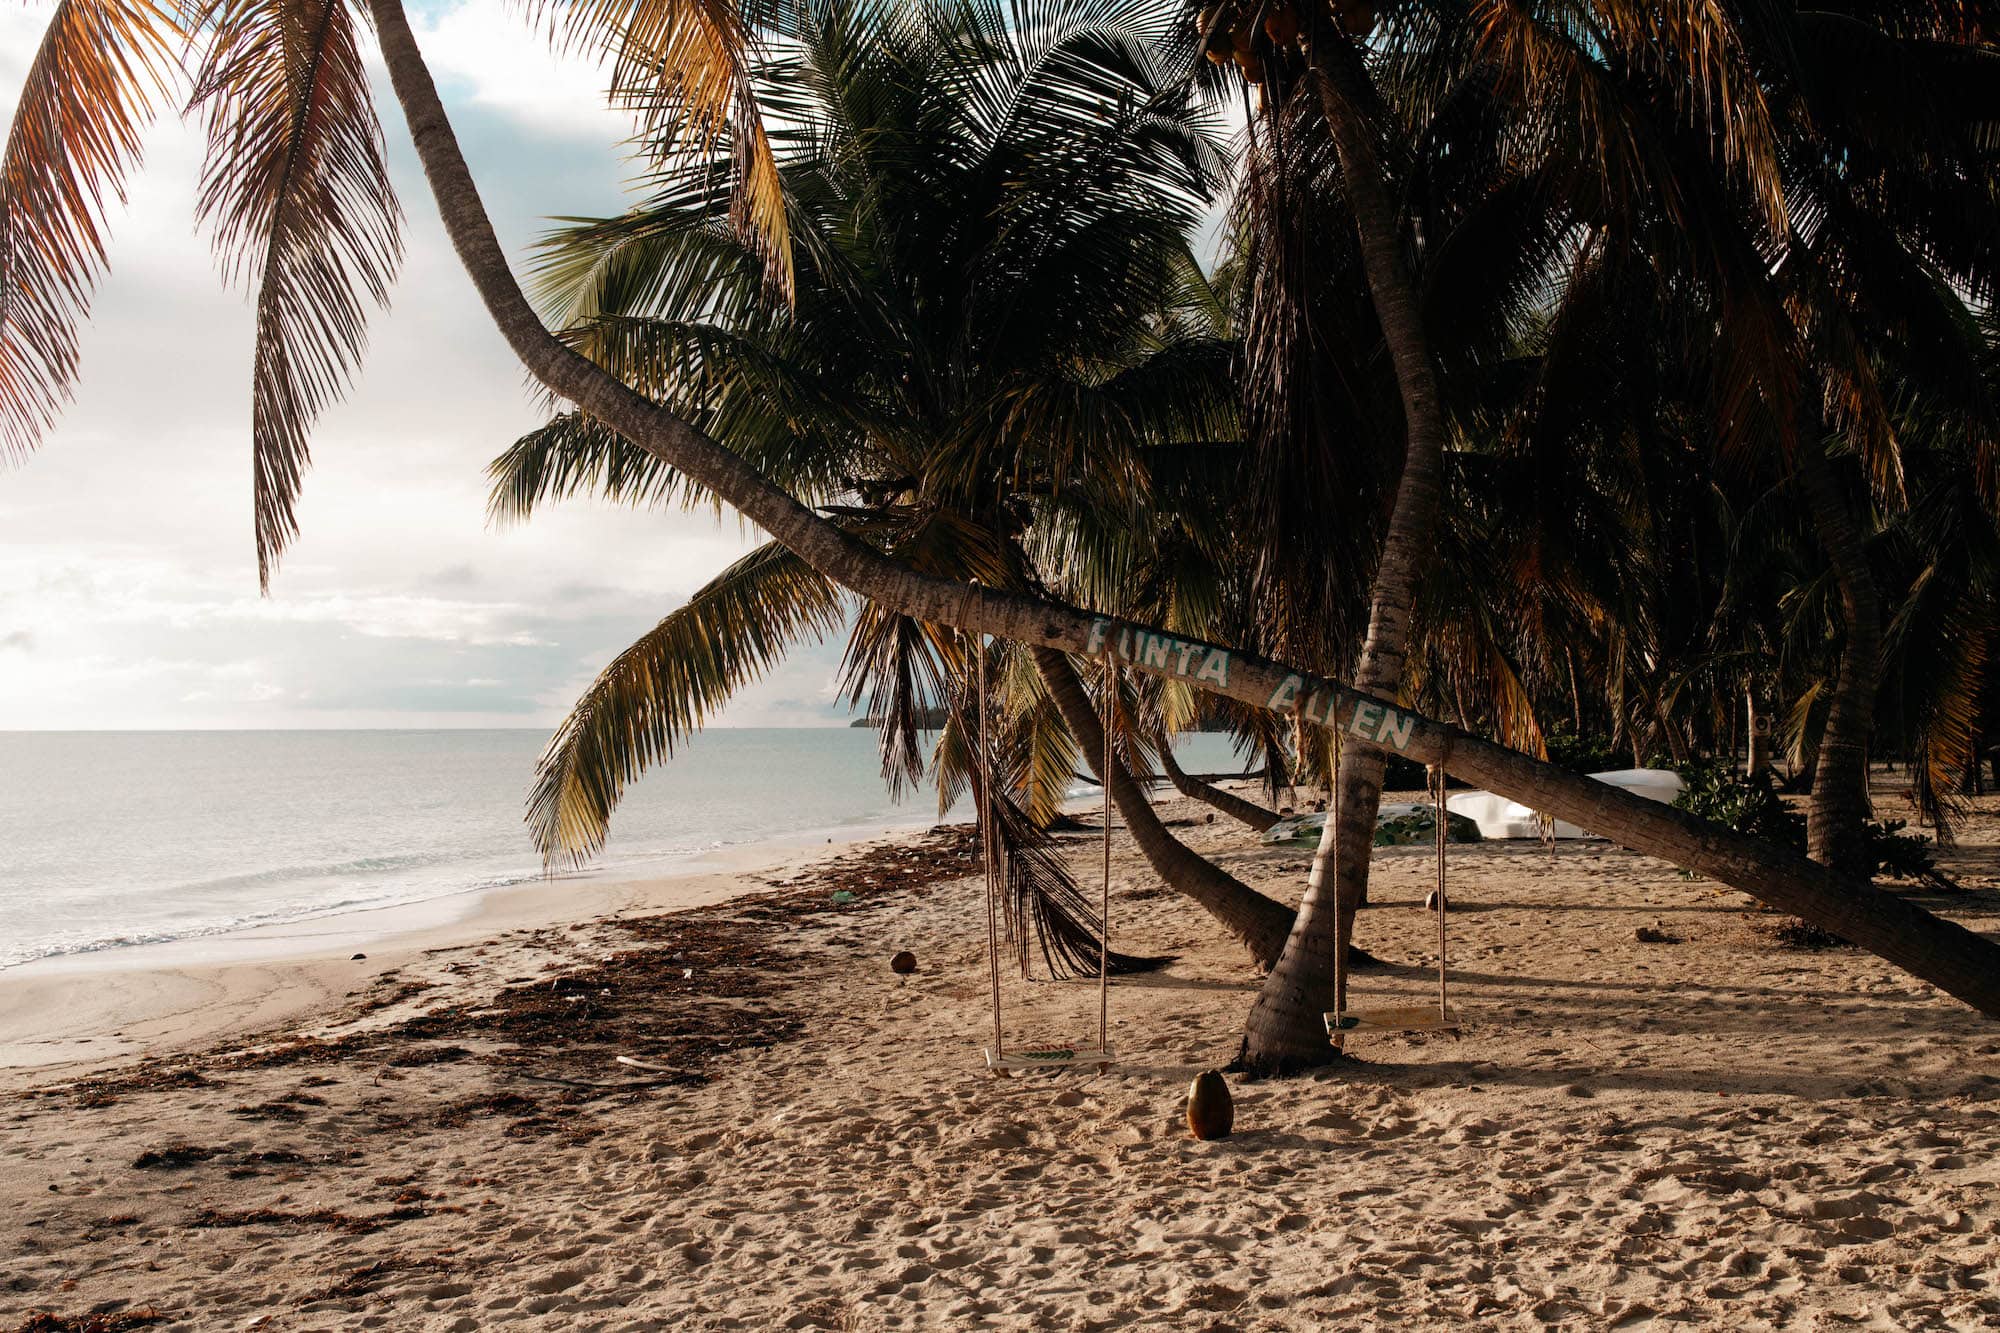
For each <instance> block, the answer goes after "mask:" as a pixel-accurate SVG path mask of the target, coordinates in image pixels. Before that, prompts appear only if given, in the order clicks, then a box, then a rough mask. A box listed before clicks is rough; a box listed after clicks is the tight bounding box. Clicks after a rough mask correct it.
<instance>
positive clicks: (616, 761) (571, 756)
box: [528, 542, 844, 865]
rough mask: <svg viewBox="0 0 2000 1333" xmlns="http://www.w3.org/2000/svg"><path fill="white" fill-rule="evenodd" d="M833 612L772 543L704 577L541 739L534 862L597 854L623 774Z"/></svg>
mask: <svg viewBox="0 0 2000 1333" xmlns="http://www.w3.org/2000/svg"><path fill="white" fill-rule="evenodd" d="M843 619H844V606H843V602H842V597H841V593H840V591H839V589H838V588H837V586H836V585H835V584H834V583H833V582H832V581H830V580H829V579H827V578H826V576H825V575H823V574H820V573H819V572H818V571H816V570H814V569H812V568H811V567H810V566H808V565H807V564H806V563H805V562H804V561H802V560H800V559H799V558H798V557H797V556H795V555H793V554H792V553H791V552H790V551H788V550H786V549H785V548H784V547H782V546H780V545H778V544H777V543H776V542H772V543H770V544H768V545H765V546H761V547H759V548H757V549H756V550H755V551H752V552H751V553H750V554H749V555H746V556H744V557H743V558H742V559H741V560H738V561H737V562H736V563H735V564H733V565H731V566H730V567H729V568H728V569H726V570H724V571H723V572H722V573H720V574H718V575H717V576H716V577H715V578H714V579H712V580H710V581H709V582H708V583H707V584H705V585H703V587H702V588H701V589H699V590H698V591H697V592H696V593H695V594H694V595H693V596H692V597H690V598H688V600H687V603H686V604H685V605H684V606H682V607H681V608H680V609H678V610H676V611H675V612H674V613H673V614H672V615H669V616H668V617H667V618H666V619H664V620H662V621H661V622H660V623H659V624H658V625H656V626H654V627H653V628H652V629H651V630H649V631H648V632H647V633H646V634H645V635H644V636H643V637H642V638H640V639H639V641H638V642H636V643H634V644H633V645H632V646H631V647H630V648H627V649H626V650H625V651H624V652H622V653H620V654H619V655H618V656H617V657H616V658H614V659H613V660H612V662H611V664H610V665H609V666H607V667H605V668H604V670H603V671H602V672H600V673H599V674H598V676H597V679H596V680H594V681H592V682H591V684H590V687H589V688H588V689H587V690H585V691H584V693H583V695H582V697H581V698H579V699H578V700H577V702H576V704H575V706H574V707H572V708H571V710H570V713H569V716H567V717H566V718H564V719H563V722H562V725H561V726H560V727H558V728H557V730H556V734H555V735H554V737H552V738H551V739H550V741H549V744H548V748H547V749H546V750H545V751H544V752H543V754H542V758H541V762H540V763H539V764H537V766H536V769H535V785H534V790H533V792H532V793H531V795H530V796H529V800H528V828H529V831H530V833H531V834H532V835H533V837H534V841H535V846H536V847H537V848H539V849H540V851H541V853H542V858H543V860H544V861H546V862H548V863H549V864H551V865H554V864H557V863H560V862H563V861H568V862H570V863H572V864H581V863H582V862H584V861H586V860H588V859H589V858H590V857H591V856H593V855H594V854H596V852H597V851H598V850H599V849H600V848H602V847H603V845H604V839H605V837H606V835H607V833H608V832H609V829H610V825H611V813H612V811H613V810H614V809H615V808H616V807H617V804H618V799H619V797H620V796H621V795H622V794H623V793H624V790H625V788H626V786H627V785H628V784H630V783H631V782H633V781H634V780H636V779H637V778H638V777H639V775H640V774H642V773H644V772H645V771H646V770H647V769H648V768H650V767H652V766H653V765H654V764H657V763H660V762H662V761H663V760H665V759H666V758H668V757H669V756H670V755H672V754H673V751H674V747H675V746H676V745H678V744H680V743H681V742H683V741H685V740H686V739H687V738H688V737H689V736H690V735H692V734H693V733H694V732H695V731H698V730H700V728H701V727H702V725H703V724H704V723H705V722H706V721H707V719H708V718H709V717H710V716H712V715H713V714H714V712H715V711H716V710H717V709H718V708H720V707H721V706H722V705H723V704H724V703H726V702H727V701H728V699H729V697H730V696H731V695H732V694H734V693H735V692H736V691H737V690H739V689H741V688H742V687H743V686H744V685H746V684H748V683H749V682H751V681H753V680H756V679H757V678H759V677H760V676H762V675H763V673H764V672H766V671H767V670H769V669H770V668H771V666H772V665H773V664H775V663H776V662H777V661H779V660H780V659H781V658H782V657H783V656H784V655H785V653H786V651H787V650H789V649H790V648H791V647H793V646H794V645H796V644H798V643H801V642H805V641H810V640H819V639H823V638H825V637H826V636H827V635H829V634H832V633H834V632H836V631H837V630H838V629H839V628H840V626H841V623H842V621H843Z"/></svg>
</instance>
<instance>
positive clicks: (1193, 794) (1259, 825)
mask: <svg viewBox="0 0 2000 1333" xmlns="http://www.w3.org/2000/svg"><path fill="white" fill-rule="evenodd" d="M1160 767H1161V768H1162V769H1163V770H1165V772H1166V775H1167V781H1168V782H1171V783H1173V784H1174V790H1175V791H1177V792H1179V793H1180V794H1181V795H1183V796H1186V797H1188V798H1189V799H1191V800H1196V801H1200V802H1201V803H1202V804H1204V805H1212V806H1214V807H1215V808H1216V809H1218V810H1220V811H1221V812H1222V813H1223V814H1225V815H1228V816H1229V817H1230V818H1231V819H1238V820H1241V821H1242V822H1244V823H1245V824H1248V825H1249V826H1250V827H1251V828H1253V829H1255V830H1257V832H1259V833H1262V832H1263V831H1264V830H1265V829H1268V828H1270V827H1271V825H1273V824H1275V823H1277V822H1278V812H1277V811H1275V810H1266V809H1265V808H1264V807H1263V806H1261V805H1259V804H1257V803H1256V802H1255V801H1248V800H1245V799H1244V798H1243V797H1241V796H1238V795H1237V794H1236V793H1235V792H1233V791H1224V790H1223V789H1222V788H1220V787H1218V786H1216V785H1215V784H1214V783H1212V782H1205V781H1203V780H1202V779H1200V778H1198V777H1196V776H1195V775H1194V774H1192V773H1190V772H1188V771H1187V770H1186V769H1184V768H1182V767H1181V765H1180V761H1179V760H1177V759H1175V758H1174V742H1173V738H1172V737H1165V738H1162V740H1161V742H1160Z"/></svg>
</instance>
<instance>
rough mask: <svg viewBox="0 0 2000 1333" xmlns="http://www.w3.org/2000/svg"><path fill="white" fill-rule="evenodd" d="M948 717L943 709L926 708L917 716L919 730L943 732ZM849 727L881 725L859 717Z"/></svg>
mask: <svg viewBox="0 0 2000 1333" xmlns="http://www.w3.org/2000/svg"><path fill="white" fill-rule="evenodd" d="M946 716H947V714H946V713H945V711H944V709H942V708H926V709H925V710H924V711H923V712H922V713H919V714H918V715H917V728H918V730H920V731H943V730H944V720H945V717H946ZM847 725H848V726H850V727H878V726H880V725H881V723H879V722H877V721H876V720H875V719H874V718H872V717H857V718H855V719H854V720H853V721H852V722H850V723H848V724H847Z"/></svg>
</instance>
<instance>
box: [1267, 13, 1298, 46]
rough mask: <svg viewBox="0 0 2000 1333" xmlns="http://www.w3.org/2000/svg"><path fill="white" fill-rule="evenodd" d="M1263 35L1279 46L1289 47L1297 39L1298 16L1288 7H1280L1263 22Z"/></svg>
mask: <svg viewBox="0 0 2000 1333" xmlns="http://www.w3.org/2000/svg"><path fill="white" fill-rule="evenodd" d="M1264 35H1265V36H1266V37H1269V38H1270V39H1271V40H1272V41H1274V42H1276V43H1277V44H1278V45H1279V46H1290V45H1291V44H1292V43H1293V42H1296V41H1297V40H1298V39H1299V15H1298V11H1296V10H1294V9H1293V8H1292V7H1291V6H1290V5H1280V6H1278V8H1277V9H1275V10H1273V11H1271V14H1270V16H1269V17H1268V18H1266V19H1265V20H1264Z"/></svg>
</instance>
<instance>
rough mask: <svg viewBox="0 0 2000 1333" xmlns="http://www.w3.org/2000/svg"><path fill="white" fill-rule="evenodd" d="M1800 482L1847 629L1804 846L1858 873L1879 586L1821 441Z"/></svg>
mask: <svg viewBox="0 0 2000 1333" xmlns="http://www.w3.org/2000/svg"><path fill="white" fill-rule="evenodd" d="M1799 482H1800V485H1801V486H1802V487H1803V489H1804V490H1805V494H1806V504H1807V506H1808V507H1809V508H1810V509H1811V511H1812V519H1813V527H1814V529H1815V530H1816V531H1817V532H1818V534H1819V540H1820V545H1821V546H1822V547H1824V548H1825V550H1826V556H1827V560H1828V561H1829V562H1830V563H1831V564H1832V566H1833V574H1834V579H1835V581H1836V582H1837V583H1838V584H1839V586H1840V612H1841V617H1842V619H1843V620H1844V621H1845V622H1846V629H1847V633H1846V636H1845V638H1844V640H1843V641H1842V644H1841V649H1840V675H1839V678H1838V679H1837V680H1836V681H1835V682H1834V687H1833V699H1832V702H1831V703H1830V704H1829V705H1828V707H1827V712H1826V726H1825V728H1824V729H1823V730H1822V731H1821V732H1820V738H1819V752H1818V753H1819V758H1818V761H1817V762H1816V763H1815V764H1814V765H1813V785H1812V798H1811V800H1810V801H1809V802H1808V804H1807V805H1806V849H1807V853H1808V855H1810V856H1811V857H1812V859H1813V860H1815V861H1818V862H1819V863H1820V864H1821V865H1827V866H1832V867H1833V868H1834V869H1835V870H1838V871H1840V872H1841V873H1843V874H1846V875H1852V876H1855V877H1856V878H1859V879H1866V878H1868V877H1869V875H1871V874H1872V873H1873V872H1874V867H1873V866H1872V865H1870V864H1869V861H1868V850H1867V840H1866V837H1865V834H1864V829H1865V827H1866V825H1867V822H1868V816H1869V814H1870V813H1871V812H1870V809H1869V804H1868V738H1869V733H1870V732H1871V731H1872V730H1873V728H1874V725H1875V692H1876V690H1877V688H1878V687H1879V685H1880V683H1881V678H1882V593H1881V590H1880V588H1878V587H1877V586H1876V582H1875V570H1874V567H1873V566H1872V565H1871V564H1869V562H1868V547H1867V534H1866V533H1865V532H1863V531H1862V526H1861V524H1860V523H1858V522H1856V521H1855V516H1854V506H1853V505H1852V504H1851V503H1850V502H1849V499H1848V496H1847V493H1846V490H1845V489H1844V488H1843V487H1842V486H1841V484H1840V478H1839V476H1838V475H1836V474H1835V472H1834V469H1833V463H1832V460H1830V459H1828V458H1827V457H1826V456H1825V455H1824V453H1822V452H1821V448H1820V446H1817V445H1814V444H1812V443H1810V442H1802V443H1801V446H1800V451H1799Z"/></svg>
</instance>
